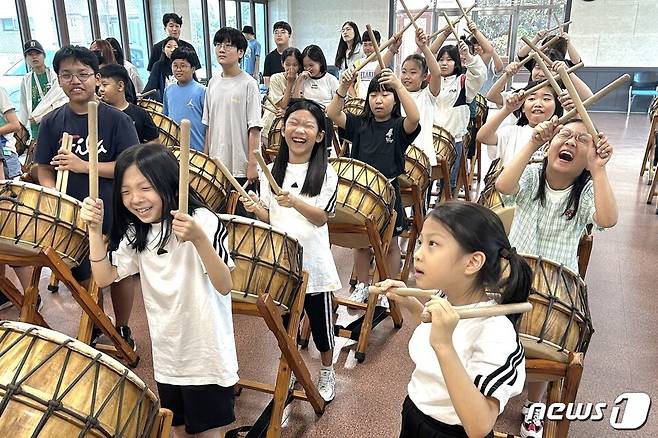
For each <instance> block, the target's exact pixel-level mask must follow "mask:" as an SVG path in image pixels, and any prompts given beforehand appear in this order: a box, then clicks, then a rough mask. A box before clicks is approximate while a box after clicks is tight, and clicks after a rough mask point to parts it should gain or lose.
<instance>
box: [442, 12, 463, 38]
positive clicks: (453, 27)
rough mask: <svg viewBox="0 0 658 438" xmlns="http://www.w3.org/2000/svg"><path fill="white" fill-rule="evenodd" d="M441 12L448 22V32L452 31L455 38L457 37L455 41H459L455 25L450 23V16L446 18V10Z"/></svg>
mask: <svg viewBox="0 0 658 438" xmlns="http://www.w3.org/2000/svg"><path fill="white" fill-rule="evenodd" d="M442 13H443V17H444V18H445V19H446V22H447V23H448V26H449V27H450V32H452V34H453V35H454V36H455V38H457V42H459V34H458V33H457V31H456V30H455V26H453V25H452V23H451V22H450V18H448V14H446V11H443V12H442Z"/></svg>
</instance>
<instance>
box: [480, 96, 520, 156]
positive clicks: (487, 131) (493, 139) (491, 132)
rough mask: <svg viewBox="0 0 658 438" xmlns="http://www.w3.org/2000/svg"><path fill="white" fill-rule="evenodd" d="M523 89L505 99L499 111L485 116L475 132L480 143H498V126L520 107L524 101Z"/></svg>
mask: <svg viewBox="0 0 658 438" xmlns="http://www.w3.org/2000/svg"><path fill="white" fill-rule="evenodd" d="M524 97H525V95H524V91H523V90H522V91H519V92H518V93H513V94H512V95H510V96H509V97H508V98H507V99H506V100H505V104H504V105H503V108H502V109H501V110H500V111H496V112H495V113H494V114H493V115H492V116H491V117H489V118H487V121H486V122H485V123H484V125H482V127H481V128H480V129H479V131H478V133H477V140H478V141H479V142H481V143H484V144H488V145H495V144H497V143H498V134H497V133H496V132H497V131H498V128H500V125H501V124H502V123H503V121H504V120H505V119H506V118H507V116H509V115H510V114H512V113H513V112H514V111H516V110H517V109H519V108H521V105H523V101H524Z"/></svg>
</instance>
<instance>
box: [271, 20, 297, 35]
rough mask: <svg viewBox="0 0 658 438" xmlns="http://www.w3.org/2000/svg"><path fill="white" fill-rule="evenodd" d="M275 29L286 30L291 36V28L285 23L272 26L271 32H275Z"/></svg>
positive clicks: (280, 22) (278, 22)
mask: <svg viewBox="0 0 658 438" xmlns="http://www.w3.org/2000/svg"><path fill="white" fill-rule="evenodd" d="M277 29H283V30H287V31H288V33H289V34H290V35H292V27H290V25H289V24H288V23H287V22H285V21H277V22H276V23H274V25H273V26H272V32H276V30H277Z"/></svg>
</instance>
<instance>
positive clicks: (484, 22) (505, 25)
mask: <svg viewBox="0 0 658 438" xmlns="http://www.w3.org/2000/svg"><path fill="white" fill-rule="evenodd" d="M476 23H477V27H478V29H479V30H480V32H482V34H483V35H485V36H486V37H487V39H488V40H489V41H491V44H493V46H494V48H495V49H496V53H498V56H500V57H501V58H503V62H504V61H505V60H506V58H507V57H509V48H510V38H509V35H510V33H509V30H510V29H511V26H512V16H511V15H509V14H492V15H488V14H487V15H485V14H479V15H478V16H477V19H476Z"/></svg>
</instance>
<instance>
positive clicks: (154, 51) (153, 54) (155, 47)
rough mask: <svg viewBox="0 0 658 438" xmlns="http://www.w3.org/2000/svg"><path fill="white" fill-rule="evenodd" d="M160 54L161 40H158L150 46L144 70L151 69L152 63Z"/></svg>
mask: <svg viewBox="0 0 658 438" xmlns="http://www.w3.org/2000/svg"><path fill="white" fill-rule="evenodd" d="M160 56H162V41H158V42H157V43H155V44H153V47H151V54H150V55H149V65H148V67H146V70H148V71H151V69H152V68H153V64H155V63H156V62H158V60H159V59H160Z"/></svg>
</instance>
